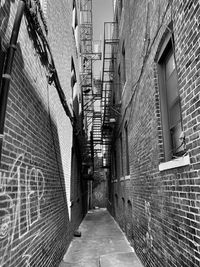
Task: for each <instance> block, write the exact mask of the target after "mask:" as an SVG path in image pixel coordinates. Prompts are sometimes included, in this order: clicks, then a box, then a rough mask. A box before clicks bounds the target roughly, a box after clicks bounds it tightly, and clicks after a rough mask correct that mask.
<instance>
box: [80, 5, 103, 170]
mask: <svg viewBox="0 0 200 267" xmlns="http://www.w3.org/2000/svg"><path fill="white" fill-rule="evenodd" d="M80 55H81V70H82V71H81V74H80V81H81V91H82V112H83V118H84V122H83V124H84V130H85V134H86V138H85V139H86V140H85V144H84V155H83V160H84V162H85V164H86V165H87V167H88V168H90V169H91V167H92V169H93V165H94V164H93V162H94V142H93V141H94V140H95V139H96V136H95V134H94V133H92V134H91V132H92V131H93V123H94V116H95V115H94V114H95V113H94V105H95V101H96V95H95V93H94V90H93V71H92V66H93V62H94V61H95V60H100V59H101V53H100V52H99V51H97V52H94V42H93V23H92V0H80ZM91 139H93V140H91Z"/></svg>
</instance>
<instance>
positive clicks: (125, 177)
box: [120, 175, 131, 182]
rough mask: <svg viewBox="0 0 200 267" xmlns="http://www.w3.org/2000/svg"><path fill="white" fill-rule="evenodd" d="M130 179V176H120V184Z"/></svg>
mask: <svg viewBox="0 0 200 267" xmlns="http://www.w3.org/2000/svg"><path fill="white" fill-rule="evenodd" d="M130 179H131V176H130V175H125V176H122V177H121V178H120V182H123V181H126V180H130Z"/></svg>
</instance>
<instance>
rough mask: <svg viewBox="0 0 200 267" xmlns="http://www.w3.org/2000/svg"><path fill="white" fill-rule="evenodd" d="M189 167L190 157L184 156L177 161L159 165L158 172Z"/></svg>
mask: <svg viewBox="0 0 200 267" xmlns="http://www.w3.org/2000/svg"><path fill="white" fill-rule="evenodd" d="M187 165H190V156H189V155H186V156H183V157H180V158H177V159H173V160H170V161H167V162H163V163H160V164H159V171H164V170H170V169H174V168H179V167H183V166H187Z"/></svg>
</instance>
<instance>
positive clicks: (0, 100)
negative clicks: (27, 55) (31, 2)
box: [0, 0, 25, 162]
mask: <svg viewBox="0 0 200 267" xmlns="http://www.w3.org/2000/svg"><path fill="white" fill-rule="evenodd" d="M24 9H25V0H20V1H19V3H18V7H17V13H16V16H15V21H14V25H13V30H12V34H11V38H10V46H9V49H8V52H7V56H6V62H5V67H4V74H3V76H2V87H1V90H0V91H1V95H0V162H1V154H2V144H3V132H4V123H5V115H6V107H7V101H8V92H9V87H10V80H11V72H12V66H13V60H14V55H15V51H16V44H17V39H18V35H19V29H20V25H21V20H22V16H23V13H24Z"/></svg>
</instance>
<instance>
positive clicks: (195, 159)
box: [110, 0, 200, 267]
mask: <svg viewBox="0 0 200 267" xmlns="http://www.w3.org/2000/svg"><path fill="white" fill-rule="evenodd" d="M147 2H148V3H147ZM199 5H200V3H199V1H165V0H160V1H132V0H130V1H124V9H123V10H122V18H121V23H120V25H119V32H120V35H119V52H118V61H117V62H118V63H117V67H118V65H119V64H120V62H121V61H122V46H123V44H124V45H125V51H126V70H127V72H126V76H127V80H126V84H125V86H124V88H123V89H124V90H123V94H122V98H121V101H122V106H121V110H122V116H121V117H120V118H119V120H118V125H117V126H116V131H115V133H116V142H115V148H116V149H117V157H120V145H119V136H120V133H121V132H122V139H123V142H124V144H125V133H124V131H123V129H124V125H125V123H126V122H127V123H128V133H129V159H130V176H124V177H122V176H121V175H120V172H119V170H118V175H117V176H116V177H113V176H112V175H111V176H112V183H111V184H112V196H111V198H110V200H111V203H112V205H111V206H110V210H111V212H112V214H113V215H114V216H115V217H116V219H117V220H118V222H119V224H120V226H121V227H122V229H123V230H124V231H126V233H127V236H128V238H129V239H130V240H131V243H132V245H133V246H134V248H135V251H136V253H137V254H138V256H139V257H140V259H141V260H142V262H143V264H144V266H154V267H155V266H157V267H160V266H166V267H175V266H176V267H183V266H199V265H200V246H199V241H200V231H199V222H200V220H199V218H200V217H199V214H200V210H199V207H200V202H199V197H200V194H199V181H200V169H199V167H200V165H199V160H200V157H199V155H200V131H199V129H200V128H199V127H200V117H199V111H200V109H199V97H200V88H199V84H200V78H199V66H200V64H199V62H200V61H199V40H200V36H199V16H200V6H199ZM171 20H172V22H173V35H174V42H175V57H176V64H177V71H178V84H179V92H180V99H181V111H182V117H183V131H184V134H185V137H186V151H187V153H188V154H189V157H190V164H189V165H187V166H184V167H177V168H173V169H168V170H164V171H159V164H160V163H161V162H162V161H163V135H162V127H161V126H162V123H161V111H160V95H159V86H158V72H157V69H158V68H157V64H156V62H155V59H156V56H157V53H158V51H159V49H160V45H161V43H162V41H163V38H164V37H165V36H166V33H167V32H169V29H168V25H169V23H170V22H171ZM116 77H117V70H116ZM116 90H117V87H116ZM116 95H117V94H116ZM119 95H120V94H118V99H116V103H117V102H118V101H119V100H120V97H119ZM124 147H125V145H124ZM113 148H114V147H113ZM124 150H125V149H124ZM125 161H126V153H125V151H123V162H124V164H123V166H126V165H125ZM119 163H120V160H119V162H118V164H119ZM124 173H125V172H124ZM122 198H123V199H124V203H125V204H124V205H125V214H124V211H123V209H122ZM116 203H118V204H116ZM131 210H132V212H131ZM130 213H131V214H130ZM123 218H124V219H123ZM130 222H131V223H130Z"/></svg>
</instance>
